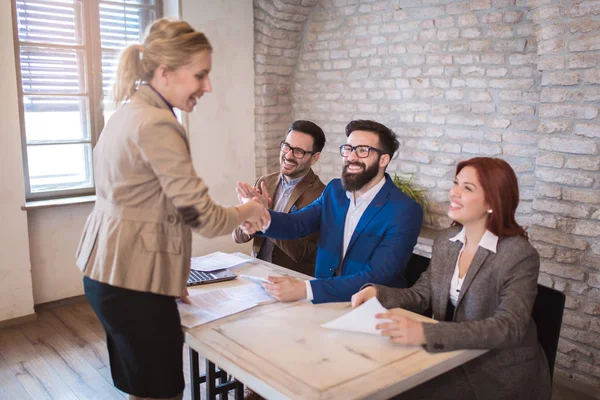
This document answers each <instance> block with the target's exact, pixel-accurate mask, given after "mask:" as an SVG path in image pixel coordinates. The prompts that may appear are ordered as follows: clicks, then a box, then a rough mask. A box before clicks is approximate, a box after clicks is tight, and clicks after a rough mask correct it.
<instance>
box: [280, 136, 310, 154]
mask: <svg viewBox="0 0 600 400" xmlns="http://www.w3.org/2000/svg"><path fill="white" fill-rule="evenodd" d="M279 148H280V149H281V152H282V153H286V154H287V153H289V151H290V150H291V151H292V154H293V155H294V158H304V156H305V155H307V154H315V152H314V151H308V150H304V149H301V148H300V147H292V146H290V144H289V143H287V142H284V141H283V140H282V141H281V143H279Z"/></svg>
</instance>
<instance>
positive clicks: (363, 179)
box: [342, 156, 381, 192]
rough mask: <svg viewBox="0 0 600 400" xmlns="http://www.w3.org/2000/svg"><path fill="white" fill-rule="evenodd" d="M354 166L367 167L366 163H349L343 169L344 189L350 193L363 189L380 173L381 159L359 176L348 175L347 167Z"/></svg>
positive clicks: (358, 174)
mask: <svg viewBox="0 0 600 400" xmlns="http://www.w3.org/2000/svg"><path fill="white" fill-rule="evenodd" d="M380 157H381V156H380ZM352 164H354V165H362V166H363V167H364V166H365V164H364V163H359V162H349V163H347V164H344V167H343V168H342V186H344V189H345V190H347V191H348V192H356V191H357V190H360V189H362V187H363V186H365V185H366V184H367V183H369V182H370V181H371V180H372V179H373V178H375V177H376V176H377V173H378V172H379V158H378V159H377V162H375V163H373V164H372V165H371V166H370V167H367V168H365V169H364V170H363V171H362V172H359V173H357V174H350V173H348V170H347V169H346V167H347V166H348V165H352Z"/></svg>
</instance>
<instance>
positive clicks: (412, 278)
mask: <svg viewBox="0 0 600 400" xmlns="http://www.w3.org/2000/svg"><path fill="white" fill-rule="evenodd" d="M429 261H430V259H429V258H427V257H423V256H420V255H418V254H415V253H413V254H412V256H411V257H410V259H409V260H408V264H407V265H406V274H405V275H404V277H405V278H406V283H407V285H408V287H411V286H413V285H414V284H415V283H416V282H417V281H418V280H419V277H420V276H421V274H422V273H423V272H425V270H427V268H428V267H429Z"/></svg>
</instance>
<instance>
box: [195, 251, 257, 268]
mask: <svg viewBox="0 0 600 400" xmlns="http://www.w3.org/2000/svg"><path fill="white" fill-rule="evenodd" d="M247 261H248V260H246V259H245V258H242V257H238V256H236V255H233V254H227V253H222V252H220V251H215V252H214V253H210V254H207V255H205V256H202V257H192V269H195V270H198V271H204V272H211V271H216V270H218V269H225V268H231V267H233V266H235V265H239V264H243V263H245V262H247Z"/></svg>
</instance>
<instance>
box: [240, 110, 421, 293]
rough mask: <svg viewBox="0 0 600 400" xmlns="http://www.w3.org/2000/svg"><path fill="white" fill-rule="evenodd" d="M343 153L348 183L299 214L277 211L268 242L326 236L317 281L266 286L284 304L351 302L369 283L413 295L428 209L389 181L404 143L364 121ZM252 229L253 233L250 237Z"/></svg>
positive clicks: (350, 131) (337, 184)
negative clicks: (412, 271)
mask: <svg viewBox="0 0 600 400" xmlns="http://www.w3.org/2000/svg"><path fill="white" fill-rule="evenodd" d="M346 136H347V140H346V144H343V145H341V146H340V155H341V156H342V160H343V168H342V179H334V180H332V181H331V182H330V183H329V184H328V185H327V187H326V188H325V190H324V191H323V194H322V195H321V197H319V198H318V199H317V200H316V201H315V202H313V203H312V204H310V205H309V206H307V207H305V208H303V209H302V210H300V211H299V212H296V213H293V214H282V213H278V212H273V211H269V213H270V214H271V223H270V225H269V227H268V228H267V229H266V231H265V232H264V233H261V234H263V235H264V236H267V237H270V238H275V239H278V240H290V239H296V238H301V237H305V236H307V235H310V234H312V233H314V232H319V233H320V236H319V244H318V251H317V264H316V271H315V277H316V279H314V280H311V281H306V282H305V281H302V280H298V279H294V278H290V277H274V276H273V277H268V279H269V280H270V281H271V282H273V283H271V284H269V283H265V284H263V286H264V287H265V289H266V290H267V292H269V293H270V294H271V295H272V296H273V297H275V298H277V299H278V300H280V301H295V300H300V299H309V300H312V301H313V302H314V303H323V302H333V301H349V300H350V298H351V296H352V295H353V294H354V293H356V292H357V291H358V290H359V289H360V288H361V287H362V286H363V285H364V284H366V283H378V284H382V285H387V286H393V287H406V280H405V278H404V272H405V270H406V264H407V262H408V259H409V258H410V256H411V254H412V251H413V248H414V246H415V244H416V243H417V237H418V235H419V232H420V230H421V225H422V223H423V210H422V209H421V207H420V206H419V205H418V204H417V203H416V202H415V201H414V200H412V199H410V198H409V197H408V196H407V195H406V194H404V193H403V192H402V191H401V190H400V189H398V188H397V187H396V186H395V185H394V183H393V182H392V179H391V178H390V176H389V175H388V174H387V173H385V170H386V168H387V166H388V165H389V163H390V160H391V159H392V156H393V155H394V153H395V152H396V151H397V150H398V147H399V143H398V139H397V138H396V135H395V134H394V133H393V132H392V131H391V130H390V129H389V128H387V127H386V126H384V125H382V124H380V123H377V122H374V121H363V120H356V121H352V122H350V123H349V124H348V125H347V126H346ZM248 228H249V227H246V229H248Z"/></svg>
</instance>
